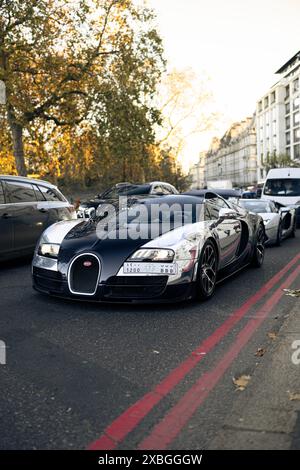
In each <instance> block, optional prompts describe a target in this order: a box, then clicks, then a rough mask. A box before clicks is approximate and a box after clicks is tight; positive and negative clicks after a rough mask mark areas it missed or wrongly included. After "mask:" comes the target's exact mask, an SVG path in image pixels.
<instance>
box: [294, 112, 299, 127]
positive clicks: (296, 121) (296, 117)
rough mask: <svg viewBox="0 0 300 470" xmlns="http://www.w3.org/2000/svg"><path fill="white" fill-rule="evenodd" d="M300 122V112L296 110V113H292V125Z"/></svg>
mask: <svg viewBox="0 0 300 470" xmlns="http://www.w3.org/2000/svg"><path fill="white" fill-rule="evenodd" d="M299 122H300V112H299V111H298V112H297V113H295V114H294V126H296V125H297V124H299Z"/></svg>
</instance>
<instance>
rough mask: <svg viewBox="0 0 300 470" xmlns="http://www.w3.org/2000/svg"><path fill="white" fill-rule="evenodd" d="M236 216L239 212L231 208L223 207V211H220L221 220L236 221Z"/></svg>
mask: <svg viewBox="0 0 300 470" xmlns="http://www.w3.org/2000/svg"><path fill="white" fill-rule="evenodd" d="M236 216H237V212H236V211H235V210H234V209H230V208H229V207H222V209H220V210H219V218H220V219H234V218H235V217H236Z"/></svg>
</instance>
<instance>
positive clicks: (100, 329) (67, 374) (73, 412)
mask: <svg viewBox="0 0 300 470" xmlns="http://www.w3.org/2000/svg"><path fill="white" fill-rule="evenodd" d="M299 241H300V234H299V231H298V232H297V236H296V238H295V239H289V240H286V241H284V243H283V244H282V246H281V247H274V248H268V249H267V250H266V258H265V263H264V265H263V267H262V268H261V269H253V268H247V269H245V270H243V271H241V272H240V273H239V274H238V275H236V276H234V277H232V278H231V279H229V280H228V281H226V282H224V283H222V284H220V285H218V287H217V290H216V293H215V296H214V297H213V298H212V299H211V300H210V301H208V302H203V303H198V302H185V303H180V304H171V305H151V306H149V305H148V306H142V305H141V306H138V305H134V306H131V305H105V304H93V303H88V302H87V303H85V302H84V303H82V302H80V303H77V302H71V301H64V300H60V299H55V298H52V297H48V296H43V295H40V294H38V293H36V292H34V291H33V290H32V286H31V275H30V262H29V261H28V260H24V261H23V260H20V261H17V262H9V263H5V264H2V265H1V266H0V341H2V342H3V343H4V344H5V346H6V364H5V365H4V364H1V360H0V383H1V400H0V415H1V419H0V436H1V437H0V449H87V448H96V449H120V450H124V449H137V448H145V449H146V448H147V449H151V448H154V449H156V448H161V449H182V450H183V449H190V450H199V449H200V450H203V449H209V448H221V449H223V448H243V447H245V448H253V449H257V448H297V446H298V447H299V434H300V429H299V418H298V416H299V413H298V410H299V403H300V402H299V400H298V399H294V400H291V399H290V398H291V397H294V398H295V396H296V394H297V393H298V392H299V391H300V390H299V382H298V383H297V380H298V377H299V376H300V374H299V367H300V365H295V364H293V363H292V361H291V354H292V353H293V352H294V353H295V351H294V350H292V346H291V345H292V343H293V342H294V341H295V340H298V339H299V340H300V337H299V336H300V331H299V323H298V325H297V323H296V322H297V319H298V317H297V309H298V306H299V305H300V304H299V302H300V299H299V298H292V297H288V296H286V295H284V292H283V290H282V289H283V288H299V287H300V254H299ZM274 338H275V339H274ZM3 343H1V344H3ZM261 350H263V354H261V352H260V353H259V352H258V351H261ZM243 375H246V376H249V377H250V380H249V382H248V384H247V386H246V387H245V389H244V390H243V391H236V388H237V386H236V385H235V384H234V382H233V378H234V379H235V380H239V379H240V377H241V376H243ZM288 391H289V392H288Z"/></svg>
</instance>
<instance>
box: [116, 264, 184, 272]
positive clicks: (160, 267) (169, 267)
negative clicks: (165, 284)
mask: <svg viewBox="0 0 300 470" xmlns="http://www.w3.org/2000/svg"><path fill="white" fill-rule="evenodd" d="M123 272H124V274H170V275H174V274H177V264H174V263H172V264H170V263H135V262H134V263H124V266H123Z"/></svg>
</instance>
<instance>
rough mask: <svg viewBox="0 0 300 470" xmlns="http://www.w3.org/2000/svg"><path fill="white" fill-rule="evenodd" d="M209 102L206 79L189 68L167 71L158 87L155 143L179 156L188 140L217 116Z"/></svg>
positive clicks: (205, 127) (209, 127) (208, 127)
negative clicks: (159, 117)
mask: <svg viewBox="0 0 300 470" xmlns="http://www.w3.org/2000/svg"><path fill="white" fill-rule="evenodd" d="M211 104H212V95H211V93H210V91H209V87H208V81H207V80H205V79H204V80H200V79H199V78H198V77H197V76H196V75H195V73H194V72H193V71H192V70H191V69H185V70H176V69H174V70H172V71H171V72H169V73H168V74H167V75H166V76H165V79H164V80H163V83H162V86H161V89H160V97H159V105H158V107H159V109H160V111H161V114H162V128H161V129H159V130H158V144H159V146H160V147H162V148H163V147H166V148H170V147H171V148H172V151H173V153H174V154H175V158H176V159H180V157H182V154H183V153H184V150H185V149H186V147H187V145H188V142H189V140H191V138H193V137H195V136H199V135H200V134H202V133H204V132H206V131H208V130H210V129H211V128H212V126H213V124H214V123H215V121H216V119H217V117H218V116H217V114H216V113H215V112H213V111H212V109H211Z"/></svg>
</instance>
